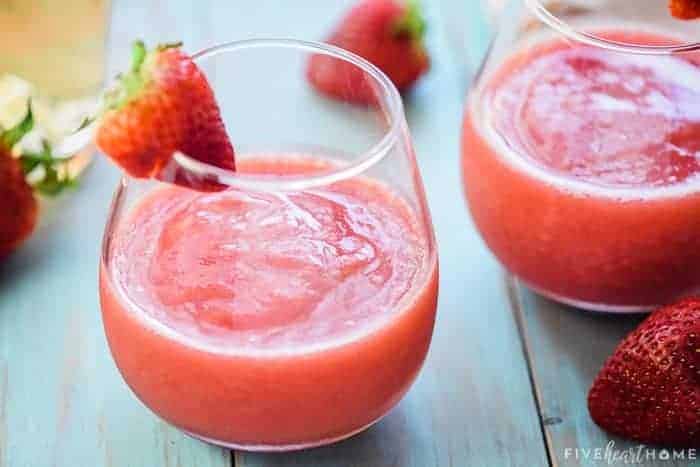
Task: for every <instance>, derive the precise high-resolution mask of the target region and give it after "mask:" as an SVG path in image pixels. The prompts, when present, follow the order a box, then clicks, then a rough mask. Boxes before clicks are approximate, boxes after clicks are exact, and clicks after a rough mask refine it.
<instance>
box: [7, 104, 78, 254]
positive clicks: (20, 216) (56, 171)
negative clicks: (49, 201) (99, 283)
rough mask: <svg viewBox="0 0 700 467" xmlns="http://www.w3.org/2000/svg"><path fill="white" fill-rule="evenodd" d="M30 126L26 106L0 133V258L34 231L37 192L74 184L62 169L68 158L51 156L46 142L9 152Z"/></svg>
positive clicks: (47, 193)
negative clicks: (35, 150) (37, 148)
mask: <svg viewBox="0 0 700 467" xmlns="http://www.w3.org/2000/svg"><path fill="white" fill-rule="evenodd" d="M33 127H34V116H33V114H32V109H31V106H29V107H28V111H27V114H26V116H25V117H24V119H23V120H22V121H21V122H20V123H19V124H17V126H15V127H14V128H11V129H9V130H6V131H4V132H1V133H0V259H3V258H5V257H6V256H7V255H8V254H10V253H12V252H13V251H14V250H16V249H17V248H18V247H19V246H20V245H21V244H22V243H24V241H25V240H26V239H27V238H28V237H29V236H30V235H31V233H32V232H33V231H34V227H35V226H36V223H37V217H38V211H39V209H38V202H37V198H36V195H37V194H40V195H45V196H54V195H57V194H59V193H61V192H62V191H63V190H64V189H65V188H67V187H71V186H74V185H75V180H74V179H73V178H72V177H71V175H70V174H69V173H68V171H67V169H66V163H68V162H69V160H70V158H55V157H54V156H53V154H52V152H51V146H50V145H49V143H48V142H47V141H43V142H42V149H41V151H40V152H38V153H32V152H29V151H26V150H25V151H23V152H22V153H21V154H19V155H16V154H15V153H14V152H13V149H14V148H15V147H16V144H17V143H18V142H19V141H20V140H21V139H22V138H24V136H25V135H26V134H27V133H29V132H30V131H32V128H33ZM28 179H31V180H32V181H31V183H30V182H29V181H28Z"/></svg>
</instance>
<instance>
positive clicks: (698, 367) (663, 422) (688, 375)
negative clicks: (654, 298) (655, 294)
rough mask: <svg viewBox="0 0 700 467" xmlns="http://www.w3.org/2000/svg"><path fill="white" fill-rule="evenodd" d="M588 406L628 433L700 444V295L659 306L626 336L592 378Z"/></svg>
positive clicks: (606, 424)
mask: <svg viewBox="0 0 700 467" xmlns="http://www.w3.org/2000/svg"><path fill="white" fill-rule="evenodd" d="M588 410H589V412H590V414H591V417H592V418H593V420H594V421H595V422H596V423H597V424H598V425H600V427H601V428H603V429H605V430H607V431H609V432H610V433H613V434H615V435H618V436H621V437H624V438H629V439H632V440H635V441H638V442H641V443H647V444H659V445H668V446H674V447H697V446H700V298H689V299H686V300H683V301H680V302H678V303H675V304H673V305H669V306H666V307H664V308H661V309H659V310H657V311H656V312H654V313H653V314H652V315H651V316H649V317H648V318H647V319H646V320H645V321H644V322H643V323H642V324H641V325H640V326H639V327H638V328H637V329H636V330H635V331H634V332H632V333H631V334H630V335H629V336H627V337H626V338H625V340H623V341H622V343H620V345H619V346H618V347H617V349H616V350H615V353H614V354H613V355H612V356H611V357H610V358H609V359H608V361H607V362H606V363H605V365H604V366H603V369H602V370H601V371H600V373H599V374H598V377H597V378H596V380H595V382H594V383H593V387H592V388H591V390H590V392H589V394H588Z"/></svg>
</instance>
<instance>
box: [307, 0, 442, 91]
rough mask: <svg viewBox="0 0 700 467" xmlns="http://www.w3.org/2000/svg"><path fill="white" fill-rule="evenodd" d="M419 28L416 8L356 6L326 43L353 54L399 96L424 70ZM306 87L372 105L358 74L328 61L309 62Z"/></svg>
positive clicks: (370, 0) (393, 2)
mask: <svg viewBox="0 0 700 467" xmlns="http://www.w3.org/2000/svg"><path fill="white" fill-rule="evenodd" d="M424 31H425V22H424V21H423V19H422V17H421V14H420V11H419V8H418V6H417V4H416V3H414V2H412V1H409V2H404V1H401V0H362V1H361V2H360V3H358V4H357V5H356V6H355V7H354V8H352V9H351V10H350V11H349V12H348V14H347V15H346V16H345V18H344V19H343V20H342V21H341V23H340V25H339V26H338V28H337V29H336V30H335V31H334V32H333V33H332V34H331V36H330V37H329V38H328V39H327V41H326V42H328V43H329V44H333V45H336V46H338V47H341V48H343V49H346V50H349V51H350V52H354V53H355V54H357V55H359V56H361V57H363V58H365V59H366V60H368V61H370V62H371V63H373V64H374V65H375V66H377V67H378V68H379V69H381V70H382V71H383V72H384V73H385V74H386V75H387V76H388V77H389V79H391V81H393V83H394V84H395V85H396V87H397V88H398V89H399V91H405V90H407V89H408V88H410V87H411V86H412V85H413V84H414V83H415V82H416V81H417V80H418V78H420V76H421V75H423V74H424V73H425V72H426V71H427V70H428V68H429V67H430V60H429V58H428V53H427V52H426V50H425V46H424V44H423V34H424ZM307 77H308V80H309V81H310V82H311V84H312V85H313V86H314V87H315V88H316V89H318V90H319V91H321V92H323V93H324V94H327V95H330V96H332V97H336V98H340V99H342V100H346V101H350V102H357V103H365V104H372V103H375V102H376V91H375V90H374V89H373V87H372V85H371V84H370V81H369V80H368V77H367V75H366V73H365V72H364V71H362V70H361V69H360V68H358V67H356V66H355V65H352V64H351V63H349V62H346V61H343V60H338V59H336V58H333V57H331V56H328V55H320V54H315V55H313V56H312V57H311V59H310V60H309V64H308V68H307Z"/></svg>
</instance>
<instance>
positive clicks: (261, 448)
mask: <svg viewBox="0 0 700 467" xmlns="http://www.w3.org/2000/svg"><path fill="white" fill-rule="evenodd" d="M379 420H381V417H380V418H379V419H377V420H375V421H373V422H371V423H369V424H367V425H365V426H363V427H362V428H359V429H357V430H354V431H351V432H349V433H346V434H344V435H340V436H336V437H333V438H325V439H321V440H317V441H311V442H308V443H299V444H237V443H229V442H226V441H219V440H216V439H212V438H207V437H206V436H200V435H198V434H195V433H192V432H189V431H185V430H183V433H185V434H186V435H187V436H190V437H192V438H194V439H198V440H200V441H204V442H205V443H208V444H213V445H214V446H219V447H222V448H226V449H233V450H236V451H248V452H289V451H300V450H302V449H311V448H318V447H321V446H326V445H328V444H333V443H337V442H339V441H343V440H345V439H348V438H351V437H353V436H355V435H357V434H359V433H361V432H363V431H365V430H366V429H368V428H370V427H371V426H372V425H374V424H375V423H377V422H378V421H379Z"/></svg>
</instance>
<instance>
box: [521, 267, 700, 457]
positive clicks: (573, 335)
mask: <svg viewBox="0 0 700 467" xmlns="http://www.w3.org/2000/svg"><path fill="white" fill-rule="evenodd" d="M509 283H510V285H511V290H512V292H513V298H514V305H515V309H514V312H515V313H516V317H517V319H518V320H519V321H520V323H521V327H522V332H523V338H524V342H525V346H526V350H527V356H528V359H529V363H530V365H531V369H532V374H533V378H534V381H535V389H536V394H537V399H538V403H539V407H540V409H541V417H542V421H543V428H544V430H545V433H546V439H547V445H548V448H549V453H550V456H551V458H552V464H553V465H555V466H572V467H573V466H587V465H608V464H607V461H605V460H600V461H595V460H593V459H591V458H590V457H588V458H585V456H586V452H585V451H584V450H588V451H589V454H588V456H591V455H594V453H591V451H590V450H591V449H596V448H600V449H603V450H604V449H605V448H606V446H607V445H608V443H610V442H612V443H613V445H611V446H612V447H614V449H616V450H617V451H618V452H621V451H623V450H625V449H629V448H634V449H637V448H638V446H639V445H638V443H631V442H627V441H624V440H621V439H619V438H616V437H611V436H609V435H607V434H606V433H605V432H604V431H602V430H601V429H599V428H598V427H597V426H596V425H595V424H594V423H593V421H592V420H591V418H590V416H589V415H588V409H587V407H586V396H587V394H588V389H589V388H590V386H591V384H592V382H593V379H594V378H595V376H596V374H597V373H598V371H599V370H600V367H601V366H602V365H603V362H604V361H605V360H606V359H607V357H608V356H609V355H610V354H611V353H612V352H613V350H614V348H615V347H616V346H617V344H618V343H619V342H620V340H622V338H623V337H624V336H626V335H627V334H628V333H629V332H630V331H631V330H632V329H634V328H635V327H636V326H637V324H638V323H639V322H640V321H641V320H642V319H643V316H641V315H635V316H629V315H628V316H624V315H619V316H617V315H608V314H598V313H591V312H586V311H583V310H577V309H574V308H570V307H566V306H562V305H559V304H556V303H554V302H552V301H550V300H547V299H545V298H542V297H540V296H538V295H536V294H534V293H532V292H530V291H528V290H527V289H526V288H525V287H524V286H522V285H521V284H519V283H517V282H514V281H512V280H509ZM577 448H578V451H577V450H576V449H577ZM644 452H646V451H644ZM577 454H578V459H577V458H576V455H577ZM688 454H689V453H688V452H686V455H688ZM601 455H604V452H603V453H601ZM650 455H651V454H650ZM655 455H657V456H662V455H664V454H663V453H662V451H661V450H660V449H658V450H656V452H655ZM695 456H697V457H696V458H695V459H690V460H686V461H681V460H677V461H673V460H659V457H657V460H656V461H654V460H653V459H651V458H649V459H648V460H646V461H645V462H644V463H643V465H645V466H649V467H656V466H658V467H662V466H663V467H671V466H681V465H698V463H700V453H698V452H696V453H695ZM644 459H646V458H644ZM662 459H663V458H662ZM613 465H615V464H613Z"/></svg>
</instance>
